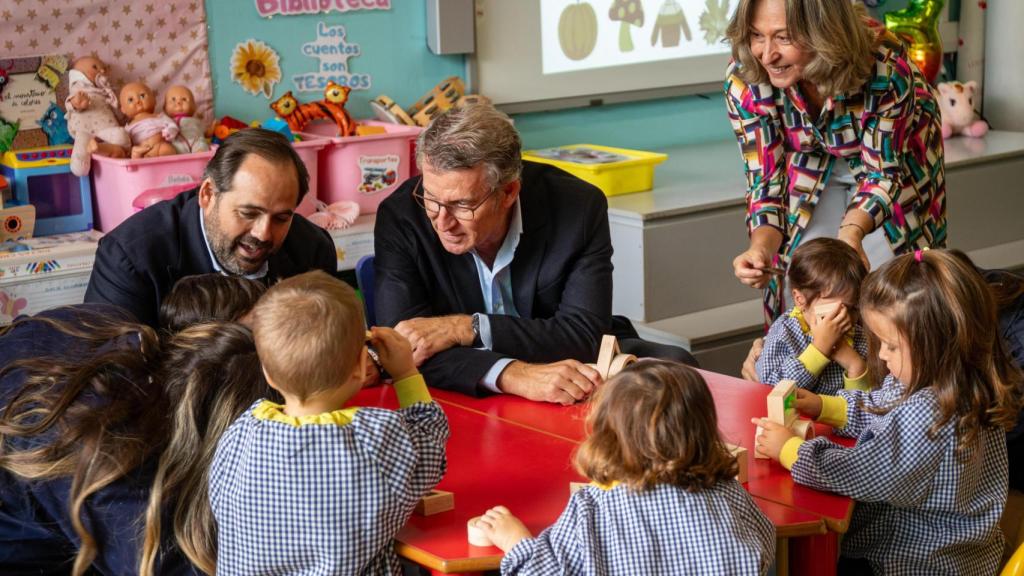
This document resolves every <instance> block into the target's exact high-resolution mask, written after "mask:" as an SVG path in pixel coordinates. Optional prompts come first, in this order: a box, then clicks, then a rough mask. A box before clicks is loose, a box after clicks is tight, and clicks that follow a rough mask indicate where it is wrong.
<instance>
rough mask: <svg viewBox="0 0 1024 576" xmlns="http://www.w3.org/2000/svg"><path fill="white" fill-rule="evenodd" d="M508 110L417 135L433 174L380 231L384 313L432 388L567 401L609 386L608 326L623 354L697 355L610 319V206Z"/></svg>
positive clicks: (426, 168) (473, 109)
mask: <svg viewBox="0 0 1024 576" xmlns="http://www.w3.org/2000/svg"><path fill="white" fill-rule="evenodd" d="M521 147H522V145H521V143H520V139H519V135H518V133H517V132H516V130H515V128H514V127H513V126H512V124H511V120H510V119H509V118H508V116H506V115H504V114H502V113H501V112H499V111H497V110H495V109H494V108H493V107H491V106H489V105H485V104H478V105H470V106H466V107H462V108H456V109H453V110H450V111H448V112H446V113H445V114H443V115H441V116H439V117H438V118H436V119H435V120H434V122H433V123H432V124H431V125H430V127H429V128H427V130H426V131H424V132H423V133H422V134H421V135H420V138H419V142H418V147H417V162H418V163H419V165H420V167H421V169H422V172H423V175H422V177H416V178H411V179H410V180H408V181H406V182H405V183H404V184H403V185H402V186H401V187H400V188H399V189H398V190H396V191H395V192H394V193H393V194H392V195H391V196H390V197H389V198H388V199H387V200H385V201H384V202H383V203H382V204H381V205H380V209H379V211H378V212H377V223H376V227H375V230H374V243H375V268H376V280H375V296H376V313H377V320H378V322H379V323H380V324H381V325H383V326H394V327H395V328H396V329H397V330H398V331H399V332H400V333H402V334H403V335H405V336H406V337H407V338H409V340H410V342H411V343H412V345H413V356H414V358H415V360H416V361H417V363H418V364H420V370H421V371H422V372H423V374H424V376H425V377H426V379H427V382H428V383H429V384H431V385H432V386H438V387H442V388H449V389H455V390H458V391H461V392H464V393H467V394H481V393H487V392H488V391H489V392H497V393H508V394H516V395H519V396H523V397H526V398H529V399H533V400H543V401H548V402H558V403H563V404H570V403H573V402H576V401H578V400H581V399H583V398H585V397H587V396H588V395H589V394H590V393H591V392H592V391H593V390H594V387H595V386H597V385H599V384H600V382H601V378H600V375H599V374H598V373H597V371H596V370H594V369H593V368H591V367H589V366H587V365H586V364H584V362H593V361H594V360H595V359H596V357H597V351H598V346H599V344H600V340H601V336H602V335H603V334H608V333H615V334H617V335H619V336H620V346H621V347H622V348H623V351H625V352H629V353H636V354H637V355H638V356H639V355H643V356H659V357H669V358H673V359H678V360H682V361H687V362H690V363H693V359H692V356H690V355H689V354H688V353H687V352H686V351H685V350H682V349H681V348H676V347H671V346H662V345H658V344H653V343H648V342H643V341H641V340H639V339H638V338H636V332H635V331H633V329H632V326H631V325H630V324H629V321H628V320H626V319H624V318H615V319H614V320H613V317H612V314H611V302H612V263H611V256H612V245H611V240H610V237H609V231H608V204H607V200H606V199H605V197H604V195H603V194H602V193H601V192H600V191H599V190H598V189H597V188H595V187H593V186H591V185H590V184H587V183H586V182H583V181H582V180H579V179H578V178H576V177H574V176H572V175H570V174H568V173H566V172H563V171H562V170H559V169H558V168H554V167H552V166H548V165H544V164H536V163H531V162H526V163H524V162H523V161H522V158H521Z"/></svg>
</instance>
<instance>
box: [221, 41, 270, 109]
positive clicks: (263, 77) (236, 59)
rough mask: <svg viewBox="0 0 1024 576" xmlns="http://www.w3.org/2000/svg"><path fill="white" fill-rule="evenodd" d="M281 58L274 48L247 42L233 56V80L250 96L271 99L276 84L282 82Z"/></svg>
mask: <svg viewBox="0 0 1024 576" xmlns="http://www.w3.org/2000/svg"><path fill="white" fill-rule="evenodd" d="M279 60H280V58H279V57H278V55H277V52H275V51H274V49H273V48H271V47H270V46H267V45H266V44H264V43H263V42H260V41H259V40H246V41H245V42H241V43H239V44H238V45H237V46H235V52H234V54H232V55H231V78H232V79H233V80H234V81H235V82H237V83H238V84H240V85H241V86H242V89H243V90H245V91H246V92H248V93H250V94H259V93H260V92H263V95H264V96H266V97H267V98H270V95H271V94H273V93H274V84H277V83H278V82H280V81H281V66H279V65H278V62H279Z"/></svg>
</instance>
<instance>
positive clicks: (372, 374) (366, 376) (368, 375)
mask: <svg viewBox="0 0 1024 576" xmlns="http://www.w3.org/2000/svg"><path fill="white" fill-rule="evenodd" d="M363 354H366V362H365V364H366V370H365V371H364V372H363V388H370V387H371V386H376V385H378V384H380V370H378V369H377V363H376V362H374V361H373V358H371V357H370V352H369V351H368V350H363Z"/></svg>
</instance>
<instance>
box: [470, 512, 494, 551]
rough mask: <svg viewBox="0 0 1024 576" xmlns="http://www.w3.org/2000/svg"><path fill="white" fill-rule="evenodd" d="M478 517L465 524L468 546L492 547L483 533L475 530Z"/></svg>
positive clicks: (478, 529)
mask: <svg viewBox="0 0 1024 576" xmlns="http://www.w3.org/2000/svg"><path fill="white" fill-rule="evenodd" d="M479 519H480V517H479V516H474V517H472V518H470V519H469V522H467V523H466V539H467V540H469V545H470V546H493V545H494V544H493V543H491V539H490V538H488V537H487V534H484V531H483V530H481V529H480V528H477V526H476V521H477V520H479Z"/></svg>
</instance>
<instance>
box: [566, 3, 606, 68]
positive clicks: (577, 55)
mask: <svg viewBox="0 0 1024 576" xmlns="http://www.w3.org/2000/svg"><path fill="white" fill-rule="evenodd" d="M558 43H559V45H560V46H561V47H562V53H563V54H565V57H566V58H568V59H570V60H583V59H584V58H586V57H587V56H590V53H591V52H593V51H594V46H596V45H597V13H595V12H594V7H593V6H591V5H590V4H588V3H586V2H577V3H576V4H570V5H569V6H566V7H565V10H562V15H561V16H560V17H559V18H558Z"/></svg>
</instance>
